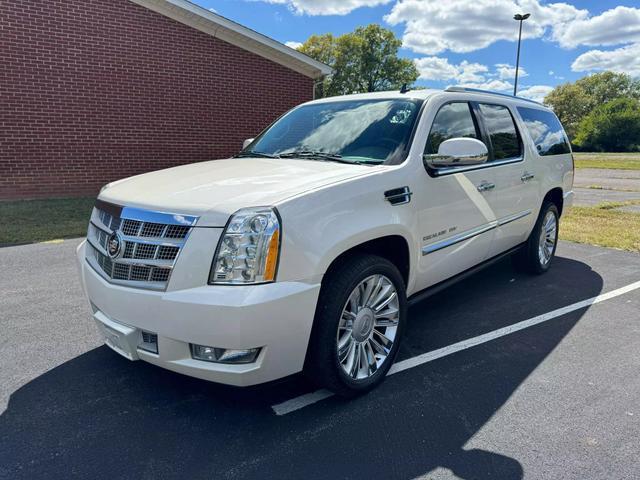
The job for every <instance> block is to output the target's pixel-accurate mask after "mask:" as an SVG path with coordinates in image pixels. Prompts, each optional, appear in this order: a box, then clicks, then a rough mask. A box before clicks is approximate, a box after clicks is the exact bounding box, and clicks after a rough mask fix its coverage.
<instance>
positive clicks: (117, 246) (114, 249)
mask: <svg viewBox="0 0 640 480" xmlns="http://www.w3.org/2000/svg"><path fill="white" fill-rule="evenodd" d="M123 244H124V241H123V239H122V234H121V233H120V232H119V231H118V230H116V231H114V232H113V233H112V234H111V235H109V237H108V238H107V253H108V254H109V257H111V259H116V258H118V257H119V256H120V252H121V251H122V245H123Z"/></svg>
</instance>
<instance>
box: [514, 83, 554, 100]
mask: <svg viewBox="0 0 640 480" xmlns="http://www.w3.org/2000/svg"><path fill="white" fill-rule="evenodd" d="M551 90H553V87H551V86H549V85H533V86H531V87H528V88H525V89H524V90H520V91H519V92H518V96H519V97H524V98H530V99H531V100H535V101H536V102H540V103H542V101H543V100H544V97H546V96H547V95H549V93H550V92H551Z"/></svg>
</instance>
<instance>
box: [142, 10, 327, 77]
mask: <svg viewBox="0 0 640 480" xmlns="http://www.w3.org/2000/svg"><path fill="white" fill-rule="evenodd" d="M130 1H131V2H133V3H137V4H138V5H142V6H143V7H146V8H148V9H149V10H153V11H154V12H157V13H160V14H162V15H164V16H166V17H169V18H172V19H173V20H176V21H178V22H180V23H183V24H185V25H188V26H190V27H193V28H195V29H197V30H200V31H201V32H205V33H207V34H209V35H211V36H212V37H215V38H219V39H221V40H224V41H225V42H228V43H231V44H232V45H235V46H237V47H240V48H242V49H244V50H248V51H249V52H252V53H255V54H256V55H260V56H261V57H264V58H267V59H269V60H271V61H273V62H276V63H279V64H280V65H284V66H285V67H288V68H290V69H291V70H295V71H296V72H299V73H302V74H303V75H306V76H307V77H311V78H313V79H317V78H320V77H322V76H324V75H328V74H330V73H331V72H332V69H331V67H329V66H328V65H325V64H324V63H321V62H318V61H317V60H314V59H313V58H311V57H309V56H307V55H305V54H304V53H300V52H298V51H297V50H294V49H293V48H289V47H287V46H286V45H283V44H282V43H280V42H277V41H275V40H273V39H271V38H269V37H267V36H265V35H262V34H261V33H258V32H256V31H254V30H251V29H249V28H247V27H243V26H242V25H240V24H238V23H236V22H233V21H231V20H229V19H227V18H224V17H222V16H220V15H218V14H216V13H213V12H211V11H209V10H207V9H205V8H202V7H200V6H199V5H196V4H195V3H192V2H190V1H188V0H130Z"/></svg>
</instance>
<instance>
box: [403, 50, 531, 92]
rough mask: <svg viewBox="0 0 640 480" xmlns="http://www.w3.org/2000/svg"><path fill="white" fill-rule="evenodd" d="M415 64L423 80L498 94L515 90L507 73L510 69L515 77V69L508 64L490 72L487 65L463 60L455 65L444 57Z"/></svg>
mask: <svg viewBox="0 0 640 480" xmlns="http://www.w3.org/2000/svg"><path fill="white" fill-rule="evenodd" d="M414 62H415V64H416V67H417V68H418V71H419V72H420V79H421V80H433V81H444V82H454V84H455V85H459V86H463V87H470V88H479V89H482V90H495V91H498V92H504V91H512V90H513V84H512V83H511V82H509V81H507V80H511V78H512V76H508V75H506V74H505V72H506V71H507V70H509V69H510V72H511V74H512V75H513V74H515V68H514V67H511V66H510V65H507V64H502V63H499V64H497V65H495V70H494V71H489V68H488V67H487V66H486V65H482V64H480V63H471V62H468V61H466V60H463V61H462V62H460V63H458V64H454V63H450V62H449V60H448V59H446V58H443V57H422V58H417V59H416V60H414ZM520 72H521V74H522V73H523V70H522V69H521V70H520ZM507 73H508V72H507ZM524 75H526V72H524ZM496 77H498V78H496Z"/></svg>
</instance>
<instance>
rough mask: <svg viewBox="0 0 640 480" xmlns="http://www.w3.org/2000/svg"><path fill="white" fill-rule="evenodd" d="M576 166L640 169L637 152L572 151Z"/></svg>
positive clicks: (639, 157)
mask: <svg viewBox="0 0 640 480" xmlns="http://www.w3.org/2000/svg"><path fill="white" fill-rule="evenodd" d="M573 156H574V158H575V160H576V168H612V169H616V170H640V152H639V153H574V154H573Z"/></svg>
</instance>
